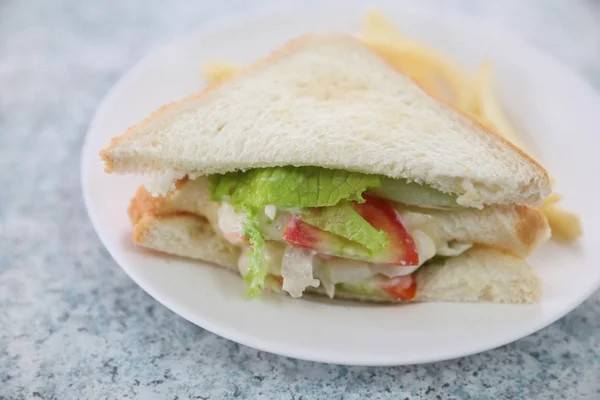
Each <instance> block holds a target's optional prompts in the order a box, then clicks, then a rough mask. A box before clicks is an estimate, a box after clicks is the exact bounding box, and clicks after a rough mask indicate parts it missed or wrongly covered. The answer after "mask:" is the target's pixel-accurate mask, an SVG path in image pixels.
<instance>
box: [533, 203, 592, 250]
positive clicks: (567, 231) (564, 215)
mask: <svg viewBox="0 0 600 400" xmlns="http://www.w3.org/2000/svg"><path fill="white" fill-rule="evenodd" d="M542 212H543V213H544V215H546V218H548V223H549V224H550V229H552V237H554V238H556V239H558V240H562V241H567V242H568V241H573V240H575V239H577V238H578V237H580V236H581V235H582V234H583V229H582V227H581V220H580V219H579V217H578V216H577V215H576V214H575V213H573V212H571V211H568V210H565V209H564V208H562V207H560V206H559V205H558V204H553V205H550V206H547V207H542Z"/></svg>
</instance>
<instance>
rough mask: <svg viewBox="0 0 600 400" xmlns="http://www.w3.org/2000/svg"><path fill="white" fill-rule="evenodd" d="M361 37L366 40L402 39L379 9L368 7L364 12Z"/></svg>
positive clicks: (396, 29) (396, 40)
mask: <svg viewBox="0 0 600 400" xmlns="http://www.w3.org/2000/svg"><path fill="white" fill-rule="evenodd" d="M362 36H363V38H365V39H367V40H368V41H371V40H377V39H383V40H389V41H395V42H398V41H402V34H401V33H400V31H399V30H398V28H396V27H395V26H394V24H393V23H392V21H390V20H389V19H388V18H387V17H386V16H385V15H384V14H383V13H382V12H381V11H379V10H377V9H374V8H372V9H369V10H367V11H366V12H365V17H364V27H363V31H362Z"/></svg>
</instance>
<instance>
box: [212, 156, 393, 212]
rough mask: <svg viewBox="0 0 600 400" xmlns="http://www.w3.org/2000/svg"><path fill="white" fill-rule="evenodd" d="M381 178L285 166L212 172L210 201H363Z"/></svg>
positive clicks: (290, 204) (289, 204)
mask: <svg viewBox="0 0 600 400" xmlns="http://www.w3.org/2000/svg"><path fill="white" fill-rule="evenodd" d="M383 179H384V178H383V177H382V176H379V175H367V174H361V173H358V172H349V171H342V170H336V169H326V168H320V167H291V166H287V167H273V168H256V169H251V170H248V171H245V172H229V173H226V174H223V175H213V176H211V177H210V179H209V183H210V187H211V193H212V196H211V199H212V200H215V201H223V200H228V201H229V202H230V203H231V204H233V205H234V207H236V206H237V207H239V206H241V205H248V206H252V207H263V206H265V205H267V204H275V205H277V206H279V207H281V208H305V207H328V206H334V205H336V204H337V203H339V202H340V200H355V201H358V202H363V201H364V200H363V198H362V196H361V194H362V193H363V192H365V191H366V190H367V189H368V188H374V187H378V186H380V185H381V184H382V183H383Z"/></svg>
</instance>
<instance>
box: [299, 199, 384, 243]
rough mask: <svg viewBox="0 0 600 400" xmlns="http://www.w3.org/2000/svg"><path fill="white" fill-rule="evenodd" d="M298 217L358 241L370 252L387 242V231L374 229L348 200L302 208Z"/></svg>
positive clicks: (322, 228)
mask: <svg viewBox="0 0 600 400" xmlns="http://www.w3.org/2000/svg"><path fill="white" fill-rule="evenodd" d="M300 218H301V219H302V220H303V221H304V222H306V223H308V224H310V225H313V226H316V227H317V228H319V229H321V230H324V231H327V232H331V233H333V234H336V235H339V236H342V237H344V238H346V239H349V240H351V241H353V242H356V243H360V244H362V245H363V246H364V247H366V248H367V249H369V250H370V251H372V252H378V251H380V250H383V249H384V248H385V247H386V246H387V244H388V237H387V233H386V232H383V231H378V230H377V229H375V228H374V227H373V225H371V224H369V223H368V222H367V221H366V220H365V219H364V218H363V217H362V216H361V215H360V214H359V213H357V212H356V211H355V210H354V207H353V206H352V203H350V202H348V201H340V202H339V203H338V204H336V205H335V206H331V207H319V208H308V209H303V210H302V211H301V212H300Z"/></svg>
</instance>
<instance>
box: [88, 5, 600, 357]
mask: <svg viewBox="0 0 600 400" xmlns="http://www.w3.org/2000/svg"><path fill="white" fill-rule="evenodd" d="M381 9H382V11H384V12H385V11H386V10H392V9H393V11H394V13H402V14H404V15H405V16H406V15H409V16H413V15H416V16H417V17H418V18H421V19H422V20H423V19H428V20H430V21H436V20H437V21H449V20H450V22H451V23H452V24H453V25H454V24H458V23H461V24H466V25H468V26H471V27H473V28H475V29H476V30H477V31H480V30H483V31H486V33H487V34H490V35H492V34H494V35H501V36H502V37H504V38H506V40H507V41H510V42H512V43H517V44H518V45H519V46H521V47H522V48H527V49H528V50H529V51H530V52H531V53H532V57H534V58H538V59H542V60H546V61H550V62H551V63H552V64H553V65H554V67H555V68H558V69H560V70H561V74H567V75H570V77H571V79H575V81H576V82H577V85H578V86H580V88H581V89H583V90H585V91H587V92H588V94H590V98H594V99H595V101H596V103H597V105H600V96H599V95H598V92H597V91H596V90H594V88H593V87H592V86H591V84H590V83H589V82H588V81H587V80H586V79H585V78H584V77H583V76H582V75H581V74H580V73H578V72H577V71H575V70H573V69H572V68H570V67H569V66H568V65H567V64H566V63H564V62H563V61H562V60H560V59H558V58H556V57H554V56H552V55H551V54H548V53H545V52H544V51H542V50H541V49H539V48H538V47H536V46H535V45H533V44H531V43H529V42H528V41H527V40H525V39H523V38H521V37H519V36H518V35H515V34H512V33H511V32H508V31H506V30H505V29H502V28H499V27H498V26H496V25H494V24H493V23H486V24H483V23H482V22H480V21H477V20H474V19H473V18H470V17H467V16H464V15H460V14H456V13H446V14H444V15H443V16H441V15H432V14H431V12H429V11H426V10H424V9H418V8H412V7H390V6H389V5H386V6H385V7H382V8H381ZM311 10H313V11H314V10H318V11H321V12H322V11H335V10H338V11H339V10H340V7H339V6H331V5H327V6H325V7H305V8H292V7H287V8H282V9H271V10H268V11H266V12H265V11H264V10H263V11H259V12H256V13H251V14H247V15H245V16H240V15H231V16H226V17H224V18H220V19H218V20H215V21H212V22H209V23H207V24H205V25H204V26H201V27H198V28H195V29H192V30H190V31H188V32H186V33H183V34H181V35H177V36H174V37H172V38H170V39H169V40H167V41H166V42H164V43H162V44H160V45H158V46H155V47H152V48H150V49H149V50H148V51H147V53H146V54H145V55H144V56H142V57H141V58H140V59H139V60H138V61H137V62H136V63H135V64H134V65H133V66H132V67H130V68H129V69H127V70H126V71H125V72H124V73H123V74H122V75H121V76H120V77H119V78H118V80H117V81H116V82H115V83H114V84H113V85H112V87H111V88H110V90H109V91H108V92H107V93H106V94H105V96H104V97H103V99H102V101H101V102H100V103H99V105H98V107H97V108H96V111H95V113H94V116H93V118H92V119H91V122H90V125H89V127H88V129H87V131H86V134H85V139H84V142H83V145H82V150H81V153H80V185H81V190H82V195H83V201H84V205H85V208H86V212H87V214H88V217H89V219H90V221H91V223H92V226H93V228H94V231H95V232H96V235H97V236H98V238H99V239H100V241H101V243H102V245H103V246H104V248H105V249H106V250H107V251H108V253H109V254H110V256H111V258H112V259H113V260H114V261H115V262H116V264H118V265H119V267H120V268H121V269H122V270H123V271H124V272H125V273H126V275H127V276H129V278H131V279H132V280H133V281H134V282H135V283H136V285H138V286H140V287H141V288H142V290H144V291H145V292H146V293H148V294H149V295H150V296H151V297H152V298H153V299H154V300H156V301H158V302H159V303H160V304H162V305H163V306H165V307H167V308H168V309H169V310H171V311H173V312H174V313H175V314H177V315H179V316H180V317H182V318H184V319H186V320H188V321H190V322H192V323H193V324H195V325H197V326H199V327H201V328H203V329H205V330H208V331H209V332H212V333H214V334H216V335H218V336H221V337H224V338H226V339H228V340H231V341H234V342H236V343H240V344H243V345H245V346H248V347H251V348H255V349H258V350H261V351H265V352H269V353H273V354H277V355H281V356H286V357H293V358H296V359H299V360H305V361H316V362H322V363H330V364H339V365H356V366H393V365H394V366H395V365H416V364H423V363H431V362H439V361H445V360H453V359H457V358H462V357H466V356H469V355H473V354H477V353H480V352H483V351H487V350H492V349H496V348H498V347H501V346H504V345H506V344H508V343H512V342H514V341H516V340H519V339H521V338H524V337H526V336H529V335H531V334H533V333H535V332H537V331H539V330H541V329H544V328H545V327H547V326H549V325H551V324H552V323H554V322H556V321H557V320H559V319H561V318H562V317H564V316H565V315H567V314H568V313H569V312H571V311H573V310H574V309H575V308H577V307H579V306H580V305H581V304H582V303H583V302H584V301H586V300H587V299H589V298H590V296H592V294H593V293H595V292H596V291H597V290H598V289H599V288H600V276H599V277H598V279H597V280H596V282H595V284H594V285H591V286H590V290H588V291H587V292H584V294H582V295H580V296H579V297H578V299H577V301H576V302H574V303H573V304H574V305H573V306H572V307H566V311H564V312H559V313H557V315H555V316H553V318H550V319H548V320H544V321H543V322H542V323H540V324H536V325H535V326H533V327H530V329H525V330H522V331H518V332H515V333H513V334H512V335H506V336H504V337H503V339H502V340H498V341H497V342H496V343H495V344H493V345H490V344H489V343H487V342H481V344H480V345H479V346H473V347H472V348H471V349H470V350H469V351H464V352H461V353H460V354H458V353H457V354H453V355H450V356H449V355H447V354H446V355H443V354H442V355H433V356H425V357H421V358H419V359H418V360H405V361H400V362H398V361H393V358H394V357H390V358H381V357H375V358H371V359H360V360H359V359H356V358H353V357H352V356H349V357H345V358H343V359H340V357H339V356H338V357H335V356H333V355H323V356H321V355H320V354H322V353H320V354H318V353H314V351H312V352H311V351H306V349H305V348H303V347H298V346H296V347H290V346H289V345H282V344H280V343H267V342H266V341H264V340H263V339H262V338H258V337H256V336H248V335H247V334H245V333H243V332H240V331H237V330H233V331H230V330H228V329H227V328H221V327H220V326H219V325H218V324H216V323H213V322H212V321H210V320H209V319H204V318H201V317H200V316H198V315H197V314H192V313H190V312H188V310H186V309H185V307H183V306H180V305H179V304H177V303H178V302H177V301H171V299H169V298H168V297H165V296H164V295H161V294H160V293H157V291H156V290H155V289H153V288H152V287H151V285H149V284H146V283H145V281H144V279H143V278H142V277H140V276H138V275H137V274H136V273H135V271H133V270H132V269H130V268H128V267H125V266H124V265H126V264H127V262H124V261H123V259H122V257H121V255H119V252H117V251H115V250H114V249H112V250H111V246H110V245H108V244H107V243H108V240H107V238H106V237H105V234H104V233H102V230H101V229H99V226H100V225H99V222H98V220H97V219H96V215H95V212H94V207H93V206H91V204H92V202H91V200H90V198H89V196H90V190H89V185H91V182H90V180H89V179H86V175H87V172H86V170H87V169H89V168H87V167H86V165H88V164H89V160H90V157H92V156H94V155H95V154H94V152H93V151H92V150H93V149H91V148H90V146H91V145H90V141H91V140H90V137H91V136H92V134H93V132H94V131H96V130H97V129H98V128H97V126H98V125H99V123H100V121H101V120H103V118H104V114H106V112H107V109H108V108H109V106H110V104H111V103H112V102H113V100H114V99H115V98H118V97H119V95H120V94H121V93H122V92H123V90H124V88H125V87H126V86H127V85H128V84H129V83H130V82H131V81H132V80H133V79H135V77H137V76H138V75H139V71H140V70H142V69H143V68H144V66H145V64H147V62H148V60H149V59H151V58H152V57H153V55H154V54H155V53H158V52H160V51H162V50H163V49H164V48H168V47H171V46H173V45H174V44H175V43H178V42H181V41H184V40H187V39H190V38H191V37H196V38H198V37H202V36H208V35H211V34H215V33H218V32H220V31H226V30H228V29H231V28H235V27H236V26H237V25H243V24H247V23H250V22H252V21H254V20H256V19H267V20H268V19H271V18H277V17H289V16H290V15H291V14H294V15H296V14H297V13H298V12H300V13H302V14H303V15H308V14H309V13H310V11H311ZM351 11H353V12H356V13H357V15H360V12H361V11H360V9H348V8H344V13H349V12H351ZM362 11H364V6H363V7H362ZM392 18H393V17H392ZM96 156H97V155H96ZM450 353H452V352H450ZM361 360H362V361H361Z"/></svg>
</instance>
